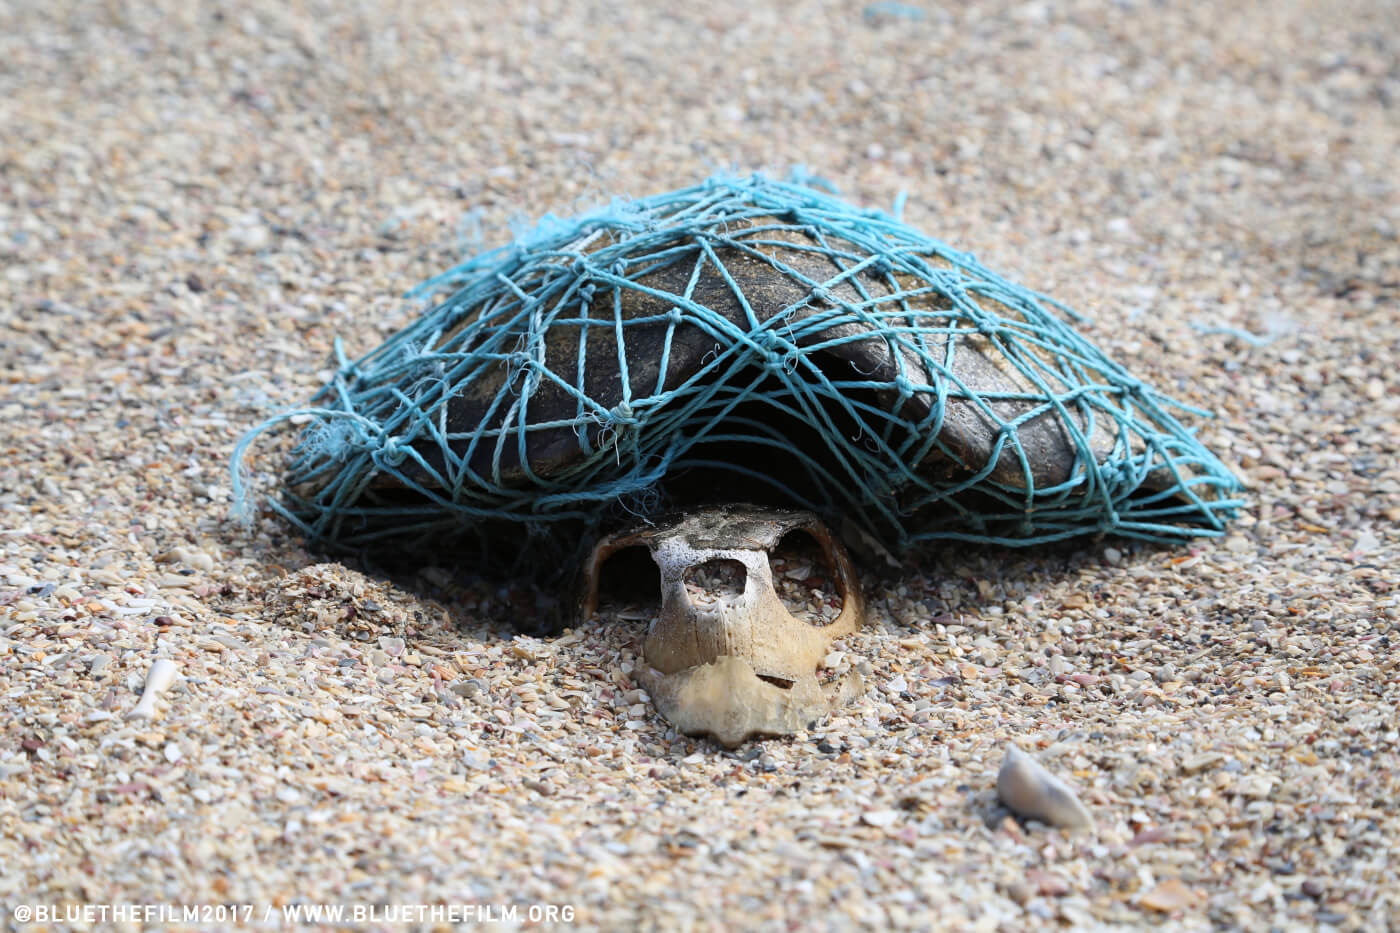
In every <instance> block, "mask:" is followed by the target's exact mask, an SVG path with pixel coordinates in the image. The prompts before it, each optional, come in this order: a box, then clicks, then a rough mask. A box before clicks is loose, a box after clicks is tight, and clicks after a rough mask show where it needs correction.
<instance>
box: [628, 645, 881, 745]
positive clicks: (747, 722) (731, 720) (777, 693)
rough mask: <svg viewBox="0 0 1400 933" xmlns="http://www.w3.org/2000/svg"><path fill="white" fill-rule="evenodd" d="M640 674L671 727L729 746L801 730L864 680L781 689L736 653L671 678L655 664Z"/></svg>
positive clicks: (809, 682)
mask: <svg viewBox="0 0 1400 933" xmlns="http://www.w3.org/2000/svg"><path fill="white" fill-rule="evenodd" d="M638 674H639V676H640V678H641V681H642V684H643V686H645V687H646V690H647V692H648V693H649V694H651V699H652V702H653V703H655V704H656V708H657V710H658V711H660V713H661V715H662V716H664V717H666V719H667V721H669V722H670V723H671V725H673V726H675V727H676V728H677V729H679V730H680V731H681V732H684V733H685V734H686V735H708V736H710V737H712V738H713V739H714V740H715V741H716V742H719V743H720V744H721V745H723V746H725V747H726V748H736V747H738V746H739V745H742V744H743V743H744V742H745V741H747V740H748V739H750V738H753V737H756V736H765V735H790V734H792V733H794V732H799V731H801V730H803V729H805V728H807V727H808V726H809V725H810V724H811V723H812V722H814V721H816V720H818V719H820V718H821V717H823V716H825V715H826V714H827V713H829V712H830V711H831V709H832V707H833V706H834V705H838V704H840V703H842V702H847V701H849V699H850V698H851V697H852V696H853V695H857V694H859V692H860V683H859V680H858V679H857V680H856V681H855V682H850V679H849V678H846V679H843V680H841V681H840V682H838V683H837V684H834V685H832V686H830V687H828V688H827V689H825V690H823V689H822V688H821V687H819V686H818V685H817V682H816V679H815V678H804V679H802V680H799V681H796V682H795V683H794V684H793V685H792V687H790V688H788V689H783V688H781V687H776V686H774V685H772V684H770V683H767V682H765V681H764V680H762V679H761V678H760V677H759V676H758V675H757V674H755V673H754V671H753V668H752V667H750V666H749V664H748V662H747V661H745V660H744V659H743V658H736V657H733V656H731V655H721V656H720V657H718V658H715V660H714V661H712V662H710V663H708V664H700V665H697V666H695V667H692V668H689V669H688V670H684V671H680V672H677V673H675V674H671V675H669V676H663V675H661V674H660V673H659V672H657V671H654V670H651V669H650V668H645V669H643V670H639V671H638ZM856 676H857V678H858V677H859V675H856Z"/></svg>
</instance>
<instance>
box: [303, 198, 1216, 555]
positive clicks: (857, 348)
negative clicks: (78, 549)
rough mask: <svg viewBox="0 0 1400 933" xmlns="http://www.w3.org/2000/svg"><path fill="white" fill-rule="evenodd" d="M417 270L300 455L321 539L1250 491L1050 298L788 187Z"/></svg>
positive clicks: (973, 535)
mask: <svg viewBox="0 0 1400 933" xmlns="http://www.w3.org/2000/svg"><path fill="white" fill-rule="evenodd" d="M420 288H421V289H422V290H423V291H425V292H426V291H432V290H441V289H444V288H447V289H451V294H450V295H449V297H447V298H446V299H445V300H443V301H441V302H440V303H439V304H437V305H436V306H435V307H433V308H432V309H431V310H430V311H428V312H427V313H426V314H424V315H423V316H422V317H421V318H419V319H418V320H417V321H415V322H414V323H413V324H412V325H410V326H409V327H408V328H406V329H405V330H404V331H402V332H400V333H399V334H397V335H395V336H394V337H392V338H390V339H389V340H388V341H387V342H386V343H385V344H384V345H383V346H381V347H380V348H378V349H377V350H375V351H373V352H371V353H370V354H368V355H367V356H365V357H364V358H362V359H360V360H358V361H356V362H354V363H347V364H345V365H343V366H342V367H341V368H340V370H339V372H338V373H337V375H336V377H335V380H334V381H333V383H332V384H331V385H330V386H329V387H328V388H327V389H326V390H325V391H324V392H323V393H322V395H321V397H320V398H319V400H318V401H320V403H321V406H322V407H320V408H319V409H316V410H314V411H313V412H312V418H313V424H312V425H311V427H310V428H309V429H308V430H307V432H306V433H304V434H303V437H302V440H301V443H300V444H299V446H298V448H297V450H296V451H295V452H294V454H293V462H292V467H291V469H290V471H289V474H288V486H289V490H290V494H289V496H288V497H287V499H286V501H285V506H284V511H285V512H286V514H288V515H289V516H290V517H292V518H293V519H294V520H295V521H297V523H298V524H300V525H301V526H302V527H303V528H304V529H306V530H307V531H308V532H309V533H311V534H312V536H313V537H315V538H317V539H320V540H324V541H326V542H328V543H332V544H336V543H339V544H350V545H353V544H355V543H357V542H367V541H370V540H380V539H383V538H399V539H407V540H415V541H416V540H420V539H421V538H422V536H424V535H425V534H427V533H429V532H441V531H448V532H452V531H456V532H466V533H468V534H469V536H473V535H474V536H475V537H476V539H477V541H478V543H479V544H480V545H481V549H482V550H483V554H485V553H486V552H490V551H493V550H494V551H496V552H501V551H505V552H515V557H519V556H520V555H521V553H523V551H524V550H526V549H528V548H530V547H532V546H535V545H538V544H539V543H540V542H541V541H543V540H544V539H546V538H550V537H554V538H559V537H560V536H563V537H564V538H565V539H567V540H569V541H577V539H578V536H579V534H580V531H581V530H597V528H598V526H600V525H606V524H607V523H608V522H609V520H610V519H611V518H613V517H616V516H619V515H629V516H633V517H635V515H636V513H638V512H649V511H652V510H656V509H659V508H661V507H675V506H677V505H685V504H687V503H690V502H702V501H703V502H732V501H757V502H764V503H771V504H785V505H797V506H803V507H807V508H811V509H814V510H815V511H817V512H819V513H822V514H823V515H825V516H826V517H828V518H830V519H835V520H838V521H840V522H841V524H842V526H843V527H851V526H852V525H854V526H855V527H858V528H859V529H861V530H862V531H864V532H866V533H867V534H865V535H864V536H863V537H865V538H867V539H868V540H871V541H874V542H877V543H878V544H879V545H880V546H882V547H884V548H886V549H888V550H890V551H893V552H896V553H897V552H900V551H903V550H906V549H908V548H909V547H910V546H912V545H914V544H916V543H918V542H920V541H925V540H933V539H937V538H948V537H953V538H970V539H977V540H996V541H1002V542H1007V543H1029V542H1034V541H1038V540H1046V539H1050V538H1060V537H1066V536H1069V535H1073V534H1081V533H1092V532H1099V531H1116V532H1119V533H1123V534H1129V535H1133V534H1136V535H1138V536H1142V537H1174V536H1176V537H1180V536H1185V535H1187V534H1192V533H1200V532H1205V533H1211V532H1213V531H1217V530H1218V529H1219V528H1220V527H1221V526H1222V524H1223V522H1224V520H1225V519H1226V518H1228V516H1229V515H1230V514H1231V512H1232V511H1233V509H1234V508H1235V507H1236V506H1237V505H1238V503H1237V502H1236V501H1235V500H1233V499H1232V498H1231V495H1232V494H1233V492H1234V490H1235V489H1236V481H1235V480H1234V478H1233V477H1232V476H1231V475H1230V474H1229V472H1228V471H1227V470H1225V468H1224V467H1223V466H1221V465H1220V464H1219V462H1218V461H1217V460H1216V459H1215V458H1214V457H1213V456H1211V454H1210V453H1209V452H1208V451H1206V450H1205V449H1204V448H1203V447H1202V446H1201V445H1200V444H1199V443H1198V442H1197V441H1196V440H1195V439H1194V437H1193V436H1192V435H1191V434H1190V433H1189V432H1188V431H1187V430H1186V429H1185V428H1183V427H1182V426H1181V425H1180V424H1179V423H1178V422H1177V421H1176V420H1175V419H1174V418H1173V417H1172V416H1171V415H1170V414H1168V413H1167V411H1166V408H1167V405H1168V404H1169V402H1168V400H1167V399H1165V398H1164V397H1163V396H1160V395H1158V394H1157V393H1156V392H1154V391H1153V390H1152V389H1150V388H1149V387H1147V386H1145V385H1143V384H1142V383H1141V382H1140V381H1139V380H1137V379H1135V378H1133V377H1132V376H1130V375H1129V374H1128V373H1126V372H1125V371H1124V370H1123V369H1122V368H1121V367H1119V366H1117V365H1116V364H1114V363H1113V362H1111V361H1110V360H1108V359H1107V358H1106V357H1105V356H1104V355H1103V354H1102V353H1101V352H1100V351H1098V350H1097V349H1096V348H1095V347H1093V345H1092V344H1090V343H1089V342H1088V341H1087V340H1085V339H1084V338H1083V336H1081V335H1080V334H1078V333H1076V332H1075V330H1074V329H1073V327H1072V326H1071V325H1070V322H1069V320H1068V319H1067V318H1068V313H1067V312H1066V311H1065V310H1064V309H1062V308H1059V307H1058V306H1056V305H1054V304H1053V302H1050V301H1049V300H1048V299H1045V298H1043V297H1042V296H1039V295H1037V294H1036V293H1034V292H1031V291H1029V290H1027V289H1025V288H1022V287H1020V286H1017V285H1015V284H1013V283H1010V282H1008V281H1006V280H1004V279H1002V278H1001V277H999V276H997V275H995V274H993V273H991V272H990V271H988V270H986V269H984V268H982V267H981V266H980V264H978V263H977V262H976V261H975V260H974V259H972V258H971V257H970V256H967V255H965V254H963V253H960V252H958V251H956V250H953V249H951V248H949V247H947V246H946V245H944V244H942V243H939V242H938V241H935V240H932V239H929V238H928V237H925V236H923V235H922V234H920V233H918V232H917V231H914V230H912V229H911V228H909V227H907V226H905V225H903V224H901V223H899V222H898V221H896V220H895V219H893V218H891V217H888V216H886V215H883V214H880V213H877V212H869V211H859V210H856V209H854V208H851V207H850V206H849V205H846V204H843V203H842V202H840V201H837V200H835V199H833V198H830V197H828V196H826V195H823V194H821V193H820V192H817V191H815V190H813V189H811V188H808V187H805V186H802V185H794V184H786V183H778V182H773V181H770V180H768V179H765V178H762V177H754V178H750V179H739V180H734V179H721V180H712V181H711V182H709V183H707V184H706V185H702V186H699V187H697V188H693V189H686V190H684V191H679V192H673V193H671V194H668V195H663V196H660V197H658V198H653V199H649V200H647V201H641V202H635V203H631V204H627V205H613V206H612V207H610V208H609V209H608V210H606V211H602V212H597V213H594V214H591V215H585V216H583V217H580V218H577V219H575V220H573V221H570V222H559V221H554V220H552V219H550V221H549V223H548V224H546V225H544V226H542V227H541V229H540V230H537V231H536V232H535V234H533V235H531V236H529V237H526V238H524V239H522V240H520V241H518V242H517V243H515V244H513V245H512V246H510V247H506V248H503V249H501V250H497V251H495V252H493V253H489V254H486V255H484V256H481V257H477V258H476V259H474V260H471V261H469V262H467V263H465V264H464V265H463V266H460V267H458V268H456V269H454V270H450V271H449V272H448V273H446V274H445V275H444V276H441V277H439V278H437V279H434V280H432V281H430V282H428V283H425V285H424V286H422V287H420ZM512 526H513V530H506V531H504V532H503V530H502V529H510V528H511V527H512ZM497 556H499V554H498V555H497Z"/></svg>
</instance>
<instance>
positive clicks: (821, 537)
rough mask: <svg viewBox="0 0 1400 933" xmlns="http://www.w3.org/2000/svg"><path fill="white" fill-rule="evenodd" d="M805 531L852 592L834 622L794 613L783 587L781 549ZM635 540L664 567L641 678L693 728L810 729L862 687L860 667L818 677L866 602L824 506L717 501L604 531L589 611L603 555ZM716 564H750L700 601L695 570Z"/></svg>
mask: <svg viewBox="0 0 1400 933" xmlns="http://www.w3.org/2000/svg"><path fill="white" fill-rule="evenodd" d="M797 530H800V531H803V532H806V533H807V534H809V535H811V537H812V538H813V539H814V540H815V541H816V542H817V544H818V545H819V546H820V548H821V551H822V554H823V557H824V559H825V561H826V563H827V564H828V567H829V570H830V571H831V575H832V577H833V578H834V580H835V583H836V586H837V588H838V593H839V595H840V597H841V611H840V614H839V615H838V616H837V617H836V619H835V620H834V621H832V622H830V623H829V624H827V625H816V624H813V623H811V622H808V621H806V620H804V619H800V618H797V617H796V616H794V615H793V614H792V613H790V612H789V611H788V609H787V607H786V606H784V604H783V602H782V599H781V598H780V597H779V595H778V593H777V590H776V589H775V587H774V583H773V574H772V565H771V562H770V560H769V556H770V553H771V552H772V551H773V549H774V548H775V547H777V545H778V543H779V541H781V540H782V538H783V537H784V536H785V535H787V534H788V533H789V532H792V531H797ZM635 545H644V546H645V547H646V548H647V549H648V550H649V551H650V553H651V557H652V560H653V561H654V562H655V563H656V566H657V568H658V569H659V571H660V575H661V607H660V611H659V613H658V614H657V616H656V618H655V619H654V620H653V621H652V622H651V625H650V628H649V629H648V631H647V635H646V639H645V642H644V644H643V649H642V650H643V660H644V663H643V665H642V667H641V668H640V669H639V671H638V679H639V681H640V682H641V683H642V686H643V687H645V688H646V690H647V692H648V693H649V694H650V695H651V698H652V701H653V702H654V703H655V704H656V707H657V710H658V711H659V712H660V713H661V714H662V715H663V716H664V717H665V718H666V719H667V720H668V721H670V722H671V724H672V725H674V726H675V727H676V728H678V729H680V730H681V731H682V732H685V733H687V734H689V735H710V736H712V737H713V738H715V739H716V740H717V741H718V742H720V743H721V744H723V745H725V746H728V747H730V748H733V747H735V746H737V745H740V744H742V743H743V742H744V741H746V740H747V739H749V738H751V737H754V736H760V735H787V734H791V733H793V732H797V731H800V730H802V729H805V728H807V727H808V726H809V725H810V724H811V723H812V722H814V721H815V720H817V719H820V718H821V717H822V716H824V715H826V714H827V713H829V712H830V711H831V710H832V709H834V708H836V707H837V706H839V705H841V704H844V703H845V702H847V701H848V700H849V699H850V698H851V697H853V696H855V695H856V694H858V693H859V691H860V689H861V685H860V677H859V675H858V674H856V673H855V672H854V671H852V672H849V673H848V674H847V675H846V676H845V677H844V678H842V679H840V680H838V681H836V682H835V683H832V684H827V685H823V684H822V683H821V682H820V681H819V679H818V670H819V668H820V666H821V663H822V660H823V659H824V658H825V657H826V655H827V653H828V651H829V649H830V646H831V644H832V642H833V641H835V640H836V639H838V638H841V637H843V636H845V635H849V634H851V633H853V632H855V631H856V629H857V628H858V627H859V626H860V624H861V621H862V620H863V617H864V614H865V607H864V600H863V597H862V595H861V591H860V584H859V580H858V578H857V577H856V573H855V568H854V566H853V565H852V564H851V560H850V557H849V556H848V555H847V554H846V552H845V550H844V549H843V548H842V547H841V544H840V542H839V541H838V540H837V539H836V538H835V537H834V536H833V535H832V534H831V532H830V531H829V530H827V528H826V526H825V525H823V524H822V523H821V521H820V520H819V519H818V518H817V517H816V516H815V515H813V514H811V513H809V512H794V511H784V510H775V509H756V508H750V507H727V508H723V509H707V510H703V511H700V512H697V513H693V514H690V515H687V516H685V517H683V518H681V519H679V520H678V521H675V522H671V523H667V524H663V525H660V526H653V527H648V528H644V529H641V530H638V531H632V532H628V533H623V534H618V535H612V536H610V537H608V538H605V539H604V540H603V541H601V542H600V543H599V544H598V546H597V547H596V548H595V549H594V551H593V555H592V557H591V558H590V560H589V564H588V567H587V572H586V580H585V586H586V588H585V591H584V594H583V598H582V603H581V608H582V610H583V612H584V614H585V615H587V614H591V613H592V611H593V610H594V608H595V607H596V605H597V599H598V580H599V572H600V570H601V568H602V566H603V564H604V563H605V562H606V560H607V559H608V557H610V556H612V555H613V554H615V553H616V552H618V551H619V550H621V549H623V548H627V547H632V546H635ZM714 561H734V562H737V564H739V565H742V568H743V573H742V578H743V583H742V588H740V589H738V590H737V591H736V592H734V593H733V594H732V595H729V596H723V595H721V596H718V597H717V598H709V599H696V598H693V596H692V593H691V592H690V591H689V590H688V588H687V586H686V580H687V578H688V575H689V574H691V572H692V571H693V570H695V569H696V568H699V567H702V566H704V565H707V564H712V562H714Z"/></svg>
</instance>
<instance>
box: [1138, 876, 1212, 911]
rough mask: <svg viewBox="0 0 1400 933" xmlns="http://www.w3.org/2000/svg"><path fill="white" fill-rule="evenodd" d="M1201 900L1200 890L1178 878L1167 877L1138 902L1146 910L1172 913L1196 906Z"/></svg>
mask: <svg viewBox="0 0 1400 933" xmlns="http://www.w3.org/2000/svg"><path fill="white" fill-rule="evenodd" d="M1201 900H1202V898H1201V895H1200V892H1198V891H1195V890H1193V889H1192V888H1189V887H1187V886H1186V884H1185V883H1184V882H1182V881H1181V879H1180V878H1168V879H1167V880H1166V881H1163V882H1161V883H1160V884H1158V885H1157V886H1156V887H1154V888H1153V889H1152V890H1150V891H1148V892H1147V893H1146V894H1144V895H1143V896H1142V899H1141V900H1140V901H1139V902H1138V903H1140V904H1141V905H1142V906H1143V907H1146V908H1147V909H1148V910H1154V911H1157V912H1158V913H1163V914H1174V913H1177V912H1179V911H1183V910H1186V909H1188V908H1191V907H1195V906H1197V905H1198V904H1199V903H1200V901H1201Z"/></svg>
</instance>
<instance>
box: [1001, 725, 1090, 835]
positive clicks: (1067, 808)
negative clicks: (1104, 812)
mask: <svg viewBox="0 0 1400 933" xmlns="http://www.w3.org/2000/svg"><path fill="white" fill-rule="evenodd" d="M997 795H998V796H999V797H1000V798H1001V802H1002V803H1004V804H1006V806H1007V808H1008V809H1010V810H1011V811H1012V812H1013V813H1016V814H1018V815H1019V816H1023V817H1026V818H1027V819H1033V820H1040V821H1041V822H1042V823H1048V824H1050V825H1052V826H1061V827H1065V828H1067V829H1089V828H1092V827H1093V825H1094V819H1093V817H1092V816H1091V815H1090V814H1089V810H1088V808H1086V807H1085V806H1084V804H1083V803H1081V802H1080V801H1079V798H1078V797H1077V796H1076V795H1075V793H1074V791H1073V790H1071V789H1070V787H1069V785H1067V784H1066V783H1065V782H1064V781H1061V780H1060V779H1059V778H1057V777H1055V776H1054V775H1053V774H1051V773H1050V772H1049V771H1047V770H1045V768H1044V767H1042V766H1041V764H1040V763H1039V762H1037V761H1036V760H1035V759H1034V758H1032V757H1031V756H1030V755H1028V754H1026V753H1025V752H1023V751H1021V750H1020V749H1019V748H1017V747H1016V746H1014V745H1011V746H1008V747H1007V750H1006V757H1005V759H1003V761H1002V765H1001V770H1000V771H999V772H998V773H997Z"/></svg>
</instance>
